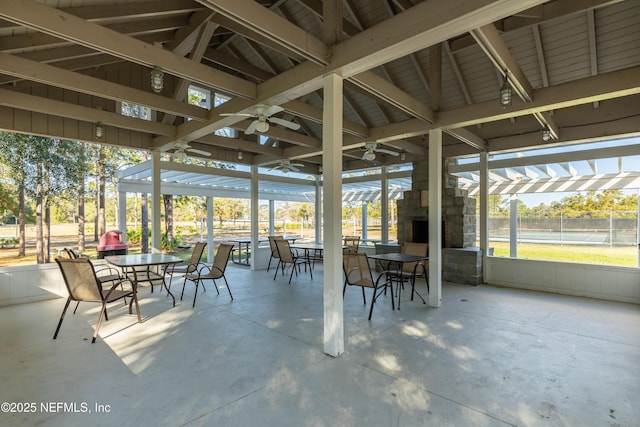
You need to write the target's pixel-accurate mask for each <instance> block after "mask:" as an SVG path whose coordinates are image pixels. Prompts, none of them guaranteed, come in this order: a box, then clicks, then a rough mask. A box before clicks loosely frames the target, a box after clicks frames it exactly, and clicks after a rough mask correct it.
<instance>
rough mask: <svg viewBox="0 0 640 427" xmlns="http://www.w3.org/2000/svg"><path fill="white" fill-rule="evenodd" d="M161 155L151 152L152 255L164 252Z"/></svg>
mask: <svg viewBox="0 0 640 427" xmlns="http://www.w3.org/2000/svg"><path fill="white" fill-rule="evenodd" d="M160 172H161V166H160V153H159V152H157V151H152V152H151V177H152V178H151V182H152V188H153V189H152V193H151V218H152V220H151V221H152V222H151V253H159V252H162V224H161V219H160V218H161V215H160V198H161V197H162V196H161V194H160V193H161V188H160V184H161V178H160Z"/></svg>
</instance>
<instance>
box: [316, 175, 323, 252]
mask: <svg viewBox="0 0 640 427" xmlns="http://www.w3.org/2000/svg"><path fill="white" fill-rule="evenodd" d="M315 223H316V226H315V229H316V242H317V243H320V242H322V175H316V219H315Z"/></svg>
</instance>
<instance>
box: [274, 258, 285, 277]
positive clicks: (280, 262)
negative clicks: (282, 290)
mask: <svg viewBox="0 0 640 427" xmlns="http://www.w3.org/2000/svg"><path fill="white" fill-rule="evenodd" d="M280 264H282V261H280V260H278V265H277V266H276V274H274V275H273V280H276V276H277V275H278V270H279V269H280ZM282 272H283V273H284V267H283V270H282Z"/></svg>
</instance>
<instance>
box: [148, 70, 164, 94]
mask: <svg viewBox="0 0 640 427" xmlns="http://www.w3.org/2000/svg"><path fill="white" fill-rule="evenodd" d="M163 88H164V73H163V72H162V70H161V69H160V67H153V69H152V70H151V89H153V91H154V92H155V93H160V92H162V89H163Z"/></svg>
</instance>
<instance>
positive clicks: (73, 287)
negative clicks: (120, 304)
mask: <svg viewBox="0 0 640 427" xmlns="http://www.w3.org/2000/svg"><path fill="white" fill-rule="evenodd" d="M56 263H57V264H58V266H59V267H60V271H61V272H62V277H63V278H64V283H65V285H66V287H67V291H68V292H69V297H68V298H67V302H66V304H65V305H64V309H63V310H62V314H61V315H60V321H59V322H58V327H57V328H56V332H55V333H54V334H53V339H56V338H57V337H58V333H59V332H60V327H61V326H62V321H63V320H64V315H65V314H66V312H67V309H68V308H69V304H70V303H71V301H78V302H80V301H85V302H95V303H101V304H102V308H101V310H100V314H99V315H98V322H97V324H96V329H95V331H94V333H93V340H92V341H91V342H92V343H95V342H96V337H97V336H98V331H99V330H100V324H101V322H102V316H103V315H104V318H105V320H109V317H108V315H107V304H108V303H110V302H114V301H117V300H119V299H123V298H125V297H128V296H130V297H132V298H133V301H134V302H135V303H136V313H137V314H138V317H139V316H140V308H139V307H138V298H137V296H136V293H135V292H134V290H133V287H132V288H131V289H129V290H122V289H121V290H118V289H116V288H117V287H118V286H121V285H122V280H119V281H114V283H113V284H112V285H111V287H110V288H109V289H106V290H105V289H104V288H103V286H102V285H103V283H102V282H101V281H100V280H99V279H98V276H97V275H96V271H95V269H94V267H93V264H92V263H91V261H90V260H89V258H82V257H81V258H73V259H71V258H56ZM125 304H126V301H125ZM76 308H77V307H76ZM74 313H75V310H74ZM129 313H131V306H129Z"/></svg>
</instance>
